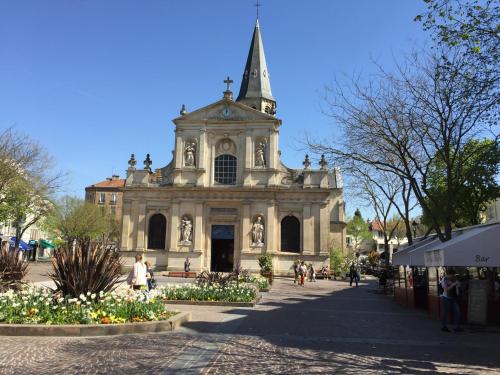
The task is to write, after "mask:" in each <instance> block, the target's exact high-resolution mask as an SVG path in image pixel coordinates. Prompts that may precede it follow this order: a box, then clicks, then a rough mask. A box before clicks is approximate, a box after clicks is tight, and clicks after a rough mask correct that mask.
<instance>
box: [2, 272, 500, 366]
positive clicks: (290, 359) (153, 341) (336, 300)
mask: <svg viewBox="0 0 500 375" xmlns="http://www.w3.org/2000/svg"><path fill="white" fill-rule="evenodd" d="M373 288H374V285H373V283H372V282H366V283H363V285H361V286H360V287H359V288H350V287H349V286H348V284H346V283H343V282H335V281H318V282H317V283H308V284H307V285H306V287H304V288H302V287H295V286H293V283H292V282H291V281H290V280H288V279H277V280H276V282H275V286H274V287H273V289H272V290H271V292H270V293H267V294H266V295H265V296H264V298H263V299H262V301H261V303H260V304H259V305H258V306H257V307H256V308H254V309H247V308H227V307H196V306H180V305H175V306H172V308H175V309H179V310H183V311H191V312H192V314H193V319H192V321H191V322H189V323H187V324H186V325H185V327H183V328H181V329H180V330H178V331H175V332H170V333H162V334H141V335H128V336H116V337H98V338H68V337H65V338H48V337H47V338H43V337H1V338H0V374H54V375H55V374H107V373H116V374H199V373H201V374H227V373H232V374H292V373H301V374H314V373H335V374H375V373H377V374H378V373H387V374H434V373H442V374H500V334H499V333H495V331H488V330H485V331H481V330H478V329H475V330H474V329H472V328H468V329H467V330H466V332H464V333H460V334H457V333H443V332H441V331H440V330H439V323H438V322H436V321H433V320H430V319H429V318H428V317H427V316H426V314H425V313H423V312H419V311H415V310H407V309H404V308H401V307H399V306H397V305H396V304H395V303H394V302H393V301H392V300H391V299H390V298H389V297H386V296H383V295H379V294H374V293H370V291H371V290H372V289H373Z"/></svg>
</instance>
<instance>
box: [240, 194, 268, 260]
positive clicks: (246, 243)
mask: <svg viewBox="0 0 500 375" xmlns="http://www.w3.org/2000/svg"><path fill="white" fill-rule="evenodd" d="M242 216H243V218H242V229H241V233H242V234H241V252H242V253H250V252H251V249H250V242H251V239H250V237H251V233H250V231H251V230H252V229H251V225H252V224H251V223H250V202H243V213H242ZM264 234H265V232H264Z"/></svg>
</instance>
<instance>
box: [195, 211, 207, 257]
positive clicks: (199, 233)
mask: <svg viewBox="0 0 500 375" xmlns="http://www.w3.org/2000/svg"><path fill="white" fill-rule="evenodd" d="M194 223H195V224H194V250H193V251H194V252H195V253H203V247H204V246H203V238H204V230H203V202H196V206H195V218H194Z"/></svg>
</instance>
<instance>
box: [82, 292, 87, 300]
mask: <svg viewBox="0 0 500 375" xmlns="http://www.w3.org/2000/svg"><path fill="white" fill-rule="evenodd" d="M80 299H81V300H82V301H86V300H87V297H85V295H84V294H83V293H82V294H80Z"/></svg>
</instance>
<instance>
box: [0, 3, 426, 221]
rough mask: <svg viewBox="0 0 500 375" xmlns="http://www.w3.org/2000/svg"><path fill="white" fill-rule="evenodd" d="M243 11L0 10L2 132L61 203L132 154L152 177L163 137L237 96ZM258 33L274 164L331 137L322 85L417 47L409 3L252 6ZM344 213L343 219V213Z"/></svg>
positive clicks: (158, 6) (200, 6) (166, 150)
mask: <svg viewBox="0 0 500 375" xmlns="http://www.w3.org/2000/svg"><path fill="white" fill-rule="evenodd" d="M254 3H255V0H232V1H229V0H213V1H201V0H182V1H171V0H169V1H167V0H163V1H158V0H157V1H138V0H137V1H128V0H114V1H111V0H108V1H98V0H94V1H84V0H72V1H67V0H64V1H63V0H61V1H56V0H52V1H49V0H47V1H39V0H32V1H27V0H17V1H6V0H4V1H0V130H2V129H5V128H7V127H9V126H12V125H15V126H16V128H17V129H18V130H19V131H21V132H24V133H27V134H29V135H30V136H32V137H33V138H34V139H37V140H39V141H40V142H41V143H42V144H45V145H46V146H47V148H48V149H49V152H50V153H51V154H52V155H53V156H54V158H55V160H56V162H57V167H58V169H60V170H63V171H66V172H68V173H69V181H68V185H67V187H66V189H65V191H64V193H65V194H71V195H77V196H81V197H83V194H84V187H85V186H87V185H90V184H92V183H95V182H98V181H101V180H104V179H105V178H106V177H108V176H110V175H111V174H112V173H116V174H119V175H121V176H122V177H123V176H124V171H125V169H126V167H127V160H128V159H129V156H130V153H132V152H134V153H135V154H136V155H137V157H138V159H139V160H140V161H142V160H143V159H144V156H145V155H146V153H151V156H152V159H153V168H159V167H162V166H164V165H166V164H167V163H168V162H169V161H170V159H171V155H172V154H171V151H172V149H173V146H174V142H173V134H174V133H173V129H174V127H173V124H172V123H171V119H173V118H175V117H177V116H178V113H179V109H180V107H181V105H182V104H183V103H185V104H186V106H187V108H188V110H190V111H192V110H194V109H196V108H200V107H203V106H205V105H208V104H210V103H212V102H214V101H217V100H219V99H220V98H221V96H222V91H223V90H224V87H225V86H224V83H223V82H222V81H223V80H224V78H225V77H226V76H227V75H230V76H231V77H232V78H233V79H234V81H235V84H234V88H233V91H235V92H237V91H238V89H239V84H240V82H241V76H242V73H243V68H244V65H245V59H246V56H247V53H248V48H249V45H250V40H251V36H252V32H253V27H254V24H255V7H254V6H253V4H254ZM262 3H263V6H262V7H261V10H260V25H261V31H262V35H263V41H264V47H265V51H266V58H267V63H268V68H269V72H270V77H271V85H272V90H273V95H274V97H275V98H276V100H277V102H278V114H277V115H278V117H280V118H281V119H282V120H283V125H282V127H281V131H280V148H281V150H282V158H283V161H284V162H285V164H287V165H289V166H290V167H299V166H301V162H302V160H303V157H304V153H303V152H302V151H298V149H299V148H300V144H299V142H298V140H299V139H300V138H301V135H302V134H303V133H304V131H306V129H307V131H308V132H309V133H310V134H311V135H313V136H318V137H319V136H322V135H323V134H324V135H325V136H329V135H330V134H332V132H333V134H334V130H335V124H333V123H331V121H330V119H328V118H326V117H325V116H324V115H323V114H322V113H321V111H320V105H321V92H322V89H323V87H324V86H325V84H329V83H331V82H332V79H333V78H334V77H340V76H342V75H344V74H346V75H352V74H353V73H354V74H370V72H373V71H374V68H373V64H372V60H376V61H377V62H378V63H380V64H382V65H383V66H384V67H386V68H387V69H389V70H390V69H392V67H393V65H394V63H393V61H394V58H396V59H397V58H398V56H401V55H402V54H404V53H406V52H408V51H410V50H411V49H412V46H414V45H415V43H416V44H419V45H421V44H422V43H424V42H425V41H426V40H427V37H428V36H427V35H426V34H425V33H424V32H423V31H422V29H421V25H420V24H417V23H415V22H413V18H414V17H415V15H416V14H418V13H419V12H421V11H422V10H423V9H424V7H425V4H424V2H423V1H420V0H411V1H410V0H407V1H401V0H378V1H374V0H350V1H347V0H346V1H333V0H311V1H295V0H263V1H262ZM354 206H355V204H354V203H353V204H349V202H348V212H352V211H354V209H355V207H354Z"/></svg>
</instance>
